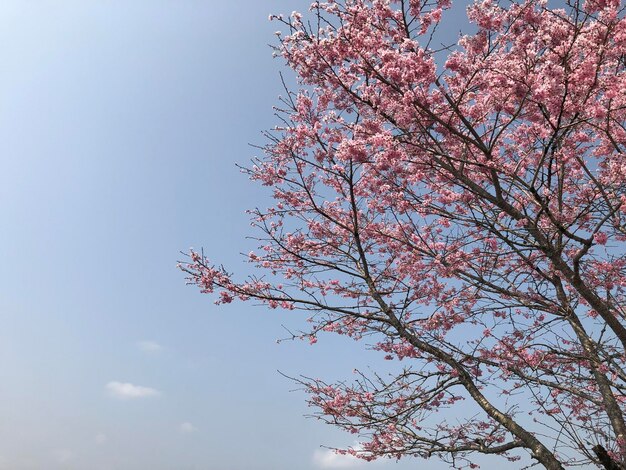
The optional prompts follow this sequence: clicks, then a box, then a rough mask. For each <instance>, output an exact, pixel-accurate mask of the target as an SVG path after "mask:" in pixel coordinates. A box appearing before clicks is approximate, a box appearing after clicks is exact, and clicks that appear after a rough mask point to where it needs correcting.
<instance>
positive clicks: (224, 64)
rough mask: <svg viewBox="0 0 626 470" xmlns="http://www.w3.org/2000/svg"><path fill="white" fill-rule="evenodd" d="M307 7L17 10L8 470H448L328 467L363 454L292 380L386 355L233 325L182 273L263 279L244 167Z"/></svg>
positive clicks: (1, 278)
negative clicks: (340, 452) (281, 32)
mask: <svg viewBox="0 0 626 470" xmlns="http://www.w3.org/2000/svg"><path fill="white" fill-rule="evenodd" d="M308 3H309V2H308V1H303V0H264V1H258V0H239V1H237V2H234V1H233V2H228V1H216V0H123V1H122V0H2V2H1V3H0V163H1V167H0V220H1V225H0V259H1V260H2V266H1V267H0V286H1V288H0V469H10V470H26V469H38V470H39V469H44V470H47V469H52V470H54V469H80V470H83V469H84V470H105V469H115V470H144V469H145V470H184V469H190V470H191V469H203V470H205V469H206V470H209V469H216V470H248V469H254V470H264V469H267V470H270V469H271V470H288V469H289V470H292V469H316V468H347V467H354V468H361V467H364V468H372V469H377V468H380V469H383V468H393V469H401V468H416V466H417V467H419V468H423V469H439V468H445V467H442V466H441V465H439V464H437V463H436V462H434V461H433V462H428V463H426V464H425V463H421V462H416V461H407V462H401V463H400V464H395V463H393V462H387V463H385V462H383V463H374V464H360V463H355V462H354V461H352V460H346V459H339V458H336V457H333V455H332V454H328V453H326V451H324V450H323V449H321V448H320V447H319V446H320V444H324V445H328V446H344V445H350V444H353V443H354V438H353V436H348V435H345V434H343V433H341V432H339V431H337V430H335V429H333V428H331V427H329V426H326V425H324V424H322V423H321V422H318V421H315V420H313V419H306V418H304V417H303V415H304V414H306V413H307V412H308V411H309V410H308V409H307V407H306V405H305V403H304V398H305V397H304V394H303V393H301V392H299V391H293V389H294V388H295V387H294V384H293V383H290V382H289V381H288V380H286V379H284V378H283V377H282V376H281V375H279V374H278V373H277V370H281V371H283V372H285V373H287V374H291V375H297V374H300V373H302V374H304V375H307V376H312V377H323V378H325V379H328V380H334V379H337V378H342V377H348V378H349V377H350V374H351V371H352V370H353V369H354V368H355V367H362V368H365V367H367V366H368V365H373V366H375V365H376V364H379V359H378V357H377V355H375V354H374V353H371V352H368V351H366V350H365V349H364V347H363V345H362V344H358V343H356V344H355V343H352V342H351V341H349V340H342V339H341V338H334V337H329V336H323V337H322V338H321V339H320V341H319V342H318V344H317V345H315V346H309V345H308V344H307V343H299V342H284V343H281V344H276V342H275V340H276V339H278V338H281V337H283V336H284V335H285V332H284V330H283V328H282V326H281V325H285V326H286V327H287V328H289V329H298V327H299V326H300V325H302V320H303V318H302V317H299V316H298V314H295V313H281V312H277V311H272V312H267V311H265V310H264V309H262V308H257V307H254V306H252V305H249V304H234V305H229V306H225V307H219V308H218V307H216V306H214V305H213V304H212V301H211V299H210V298H209V297H208V296H203V295H201V294H199V293H198V292H197V290H196V289H195V288H192V287H189V286H186V285H185V282H184V276H183V275H182V273H181V272H180V271H178V270H177V269H176V262H177V261H178V260H179V259H181V255H180V253H179V252H180V251H181V250H187V249H188V248H189V247H195V248H200V247H204V249H205V251H206V252H207V253H209V254H211V256H212V257H213V258H217V259H218V260H219V261H220V262H223V263H224V264H226V265H228V266H229V267H231V268H232V269H236V268H237V267H238V266H245V265H243V263H242V262H241V258H240V256H239V255H238V253H240V252H245V251H247V249H248V247H249V246H250V242H249V241H246V240H245V238H244V237H245V235H247V234H249V233H250V227H249V222H248V218H247V216H246V214H245V213H244V211H245V209H247V208H249V207H254V206H255V205H260V206H263V205H266V204H268V202H266V201H267V193H266V192H264V191H263V188H258V187H256V186H255V185H254V184H251V183H249V182H248V180H247V179H246V177H245V176H243V175H241V174H240V173H239V172H238V171H237V169H236V168H235V163H236V162H239V163H243V164H245V163H246V162H247V161H248V160H249V159H250V158H251V157H252V156H254V155H255V150H254V149H253V148H251V147H250V146H248V144H249V143H253V144H262V143H263V138H262V136H261V134H260V132H261V131H262V130H264V129H268V128H271V127H272V126H273V125H274V124H275V123H276V122H275V119H274V116H273V112H272V108H271V106H272V105H273V104H274V103H276V101H277V100H276V97H277V95H278V94H279V93H280V92H281V89H280V85H279V80H278V71H279V70H281V68H282V62H281V61H280V60H278V59H272V57H271V50H270V48H269V47H268V46H267V44H268V43H271V42H273V41H274V36H273V32H274V30H275V29H276V28H277V26H276V24H273V23H270V22H269V21H268V20H267V17H268V14H269V13H280V12H283V13H290V12H291V11H292V10H305V9H306V7H307V6H308ZM243 269H246V268H245V267H244V268H243ZM242 274H245V272H243V273H242Z"/></svg>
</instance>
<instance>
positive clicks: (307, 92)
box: [181, 0, 626, 469]
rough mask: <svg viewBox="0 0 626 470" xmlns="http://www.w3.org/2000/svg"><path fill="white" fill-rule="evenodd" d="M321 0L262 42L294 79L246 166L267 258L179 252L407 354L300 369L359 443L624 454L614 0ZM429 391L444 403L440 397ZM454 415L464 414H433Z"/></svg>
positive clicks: (616, 461) (210, 284)
mask: <svg viewBox="0 0 626 470" xmlns="http://www.w3.org/2000/svg"><path fill="white" fill-rule="evenodd" d="M449 6H450V5H449V2H448V0H342V1H340V0H328V1H327V2H325V3H322V2H316V3H314V4H313V5H312V7H311V10H310V18H309V20H308V21H304V20H303V19H302V16H301V15H300V14H298V13H293V14H292V15H291V16H290V17H288V18H283V17H280V16H275V17H274V20H276V21H278V22H280V23H282V24H283V27H285V28H286V29H287V31H286V32H285V33H286V34H284V35H279V38H280V43H279V45H278V46H277V47H276V52H277V53H278V54H279V55H282V57H284V58H285V59H286V61H287V63H288V65H289V66H290V67H291V68H292V69H293V70H294V71H295V73H296V75H297V77H298V80H299V84H300V85H299V88H300V89H299V90H298V91H297V92H289V91H288V92H287V95H286V97H284V98H283V99H282V108H281V109H278V115H279V116H280V117H281V119H282V126H281V127H277V128H276V129H275V131H273V132H271V133H268V134H267V137H268V139H269V140H268V144H267V146H266V147H265V148H264V151H265V156H264V157H262V158H259V159H256V160H255V161H254V162H253V165H252V166H251V168H248V169H247V170H245V171H247V172H248V173H249V175H250V176H251V178H252V179H253V180H255V181H258V182H260V183H262V184H263V185H266V186H269V187H270V188H272V190H273V197H274V199H275V206H274V207H272V208H270V209H268V210H259V209H257V210H255V211H252V214H253V224H254V225H255V226H256V228H257V229H258V231H257V233H258V234H259V235H258V240H260V249H259V250H258V252H257V253H250V255H249V261H250V262H252V263H253V264H254V265H255V266H256V268H257V269H258V271H259V272H260V273H263V274H259V275H258V276H256V277H251V278H249V279H247V280H242V281H235V280H234V278H233V276H232V275H231V274H230V273H229V272H228V271H226V270H225V268H223V267H221V266H218V265H214V264H212V263H211V262H210V261H209V260H208V259H206V258H205V257H204V255H203V254H201V253H197V252H192V253H191V254H190V259H189V260H187V261H186V262H184V263H183V264H182V265H181V267H182V269H184V270H185V271H186V272H187V273H188V278H189V280H190V282H192V283H194V284H197V285H198V286H199V287H200V288H201V289H202V290H203V291H204V292H209V293H212V292H215V293H216V294H218V296H219V297H218V300H217V302H218V303H223V302H226V303H227V302H231V301H232V300H234V299H236V298H239V299H241V300H256V301H259V300H260V301H262V302H263V303H265V304H267V305H268V306H269V307H271V308H285V309H292V310H299V311H305V312H308V313H309V315H310V321H311V325H312V326H311V330H310V331H307V333H306V335H307V337H308V338H309V339H310V340H311V341H312V342H315V338H316V336H317V335H318V333H320V332H323V331H327V332H335V333H338V334H341V335H347V336H349V337H352V338H354V339H355V340H361V339H364V340H367V341H368V342H369V343H370V344H372V345H373V347H374V349H376V350H379V351H381V353H383V354H384V355H385V356H386V358H387V359H390V360H401V361H402V360H403V362H402V363H401V364H399V366H403V367H402V368H401V371H400V372H399V373H398V374H397V375H394V376H391V377H382V376H381V375H380V374H378V375H376V374H374V375H373V376H369V375H365V374H364V373H362V372H359V374H358V375H357V379H355V380H353V381H351V382H350V381H348V382H345V383H339V384H327V383H324V382H322V381H319V380H310V379H306V378H301V379H298V380H299V381H300V383H301V384H302V385H303V386H304V387H305V389H306V390H307V392H308V394H309V395H308V396H309V402H310V404H312V405H314V407H316V409H317V410H318V411H317V414H318V416H319V417H320V418H321V419H324V420H326V421H328V422H330V423H332V424H334V425H336V426H339V427H341V428H344V429H346V430H348V431H350V432H353V433H358V434H359V435H360V437H361V438H362V439H363V440H364V443H363V447H362V448H359V449H348V450H347V451H344V452H350V453H352V454H355V455H358V456H359V457H361V458H364V459H366V460H371V459H375V458H378V457H381V456H390V457H396V458H400V457H403V456H417V457H422V458H428V457H431V456H440V457H442V458H444V459H446V461H448V462H450V463H451V464H452V465H453V466H454V467H455V468H461V467H464V466H469V467H471V468H475V467H477V464H476V463H475V461H474V460H472V459H473V458H474V456H475V455H478V454H481V453H482V454H497V455H501V456H503V457H504V458H508V459H510V460H512V461H514V460H517V459H519V458H521V456H522V455H524V454H527V455H530V457H531V458H533V459H535V460H536V462H535V463H537V464H540V465H543V467H545V468H548V469H562V468H565V467H566V466H571V465H576V464H587V465H590V464H591V465H594V464H595V465H596V466H598V467H600V468H606V469H625V468H626V424H625V418H624V412H625V406H626V405H625V402H626V356H625V354H626V298H625V291H624V289H625V286H626V256H625V252H624V242H625V241H626V157H625V155H624V152H625V151H626V127H625V124H626V121H625V118H626V74H625V65H626V20H624V15H623V8H622V5H621V4H620V2H619V0H585V1H584V3H583V2H578V1H574V0H573V1H571V2H568V3H567V4H564V5H563V6H562V8H558V9H557V8H550V7H548V6H547V2H545V1H543V0H526V1H521V2H512V3H507V2H504V1H502V2H501V4H498V3H497V2H495V1H493V0H483V1H481V2H479V3H476V4H474V5H472V6H470V7H469V8H468V9H467V13H468V18H469V20H470V22H471V23H473V25H474V28H475V32H474V33H473V34H466V35H462V36H461V37H460V39H459V40H458V43H457V44H455V45H453V46H448V47H441V48H439V49H437V48H436V47H434V45H433V44H434V41H433V37H435V36H434V35H433V34H434V31H435V30H436V28H437V27H438V26H439V25H440V24H445V23H442V19H441V18H442V12H444V13H445V10H446V9H448V8H449ZM443 409H449V410H451V411H447V412H446V413H443V412H442V410H443ZM451 412H452V413H454V414H455V416H456V417H457V421H455V422H452V420H451V419H449V418H446V416H450V413H451Z"/></svg>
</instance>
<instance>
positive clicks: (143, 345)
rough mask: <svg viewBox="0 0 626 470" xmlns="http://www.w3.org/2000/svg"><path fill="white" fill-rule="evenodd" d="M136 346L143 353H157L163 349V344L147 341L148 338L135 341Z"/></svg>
mask: <svg viewBox="0 0 626 470" xmlns="http://www.w3.org/2000/svg"><path fill="white" fill-rule="evenodd" d="M137 347H138V348H139V349H140V350H142V351H143V352H145V353H153V354H154V353H158V352H160V351H161V350H162V349H163V346H161V345H160V344H159V343H157V342H156V341H148V340H144V341H139V342H138V343H137Z"/></svg>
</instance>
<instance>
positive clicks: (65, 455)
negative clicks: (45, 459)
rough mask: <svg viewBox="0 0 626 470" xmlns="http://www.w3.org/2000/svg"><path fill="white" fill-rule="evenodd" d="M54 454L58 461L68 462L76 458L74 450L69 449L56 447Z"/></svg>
mask: <svg viewBox="0 0 626 470" xmlns="http://www.w3.org/2000/svg"><path fill="white" fill-rule="evenodd" d="M52 456H53V458H54V460H55V461H56V462H57V463H61V464H63V463H67V462H69V461H71V460H73V459H74V452H72V451H71V450H69V449H56V450H55V451H53V452H52Z"/></svg>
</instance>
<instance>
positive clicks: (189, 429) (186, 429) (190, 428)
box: [179, 421, 197, 434]
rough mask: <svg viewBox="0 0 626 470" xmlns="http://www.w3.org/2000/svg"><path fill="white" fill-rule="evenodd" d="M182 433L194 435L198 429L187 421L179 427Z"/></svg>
mask: <svg viewBox="0 0 626 470" xmlns="http://www.w3.org/2000/svg"><path fill="white" fill-rule="evenodd" d="M179 429H180V432H182V433H183V434H189V433H192V432H194V431H196V429H197V428H196V427H195V426H194V425H193V424H191V423H190V422H189V421H185V422H184V423H181V425H180V426H179Z"/></svg>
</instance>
